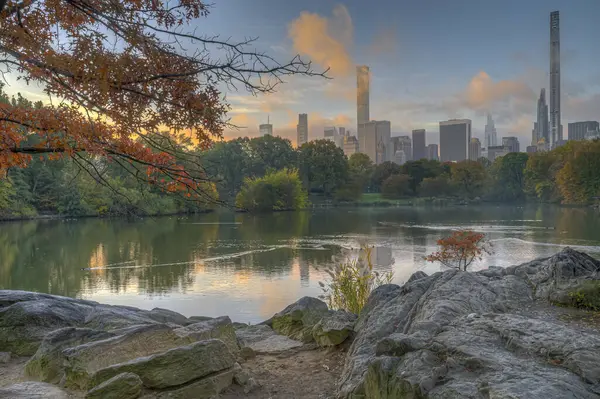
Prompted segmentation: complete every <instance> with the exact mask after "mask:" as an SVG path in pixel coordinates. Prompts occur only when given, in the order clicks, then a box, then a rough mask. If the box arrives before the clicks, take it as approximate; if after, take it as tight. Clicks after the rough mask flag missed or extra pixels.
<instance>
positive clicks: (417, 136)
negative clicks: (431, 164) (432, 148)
mask: <svg viewBox="0 0 600 399" xmlns="http://www.w3.org/2000/svg"><path fill="white" fill-rule="evenodd" d="M412 142H413V153H412V159H414V160H415V161H418V160H419V159H422V158H427V152H426V151H425V149H426V148H427V146H426V144H425V129H416V130H413V131H412Z"/></svg>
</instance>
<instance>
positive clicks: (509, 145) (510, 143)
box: [502, 136, 521, 152]
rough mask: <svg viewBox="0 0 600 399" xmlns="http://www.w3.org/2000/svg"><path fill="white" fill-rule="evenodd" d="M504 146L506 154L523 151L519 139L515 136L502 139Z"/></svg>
mask: <svg viewBox="0 0 600 399" xmlns="http://www.w3.org/2000/svg"><path fill="white" fill-rule="evenodd" d="M502 146H503V147H504V149H505V150H506V152H519V151H521V148H520V144H519V139H518V138H516V137H514V136H509V137H502Z"/></svg>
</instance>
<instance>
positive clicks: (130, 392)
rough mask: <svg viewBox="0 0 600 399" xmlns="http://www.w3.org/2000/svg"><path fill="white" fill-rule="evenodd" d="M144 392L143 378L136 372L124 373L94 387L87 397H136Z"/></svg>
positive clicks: (109, 398) (132, 398)
mask: <svg viewBox="0 0 600 399" xmlns="http://www.w3.org/2000/svg"><path fill="white" fill-rule="evenodd" d="M141 393H142V380H141V379H140V377H138V376H137V375H136V374H133V373H122V374H119V375H116V376H114V377H113V378H111V379H110V380H107V381H104V382H103V383H102V384H100V385H98V386H96V387H94V388H93V389H91V390H90V391H88V393H87V394H86V395H85V397H86V399H136V398H137V397H139V396H140V395H141Z"/></svg>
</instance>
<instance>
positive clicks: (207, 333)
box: [174, 316, 240, 354]
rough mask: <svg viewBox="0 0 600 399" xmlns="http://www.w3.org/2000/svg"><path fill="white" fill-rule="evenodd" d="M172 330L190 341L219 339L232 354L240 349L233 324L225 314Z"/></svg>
mask: <svg viewBox="0 0 600 399" xmlns="http://www.w3.org/2000/svg"><path fill="white" fill-rule="evenodd" d="M174 332H175V333H176V334H177V335H179V336H180V337H182V338H187V339H190V340H192V341H202V340H206V339H211V338H216V339H220V340H221V341H223V342H224V343H225V345H227V347H228V348H229V350H230V351H231V352H232V353H233V354H236V353H237V352H239V350H240V348H239V345H238V343H237V338H236V335H235V330H234V328H233V324H232V323H231V319H230V318H229V317H227V316H223V317H216V318H214V319H208V320H204V321H199V322H197V323H194V324H189V325H188V326H186V327H181V328H177V329H175V330H174Z"/></svg>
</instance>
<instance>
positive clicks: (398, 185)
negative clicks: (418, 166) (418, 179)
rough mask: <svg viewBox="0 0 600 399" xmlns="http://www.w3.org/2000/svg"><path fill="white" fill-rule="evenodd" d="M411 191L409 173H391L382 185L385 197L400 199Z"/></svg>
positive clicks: (382, 192)
mask: <svg viewBox="0 0 600 399" xmlns="http://www.w3.org/2000/svg"><path fill="white" fill-rule="evenodd" d="M410 193H411V189H410V177H408V176H407V175H391V176H390V177H388V178H387V179H385V180H384V182H383V184H382V185H381V194H382V196H383V198H388V199H400V198H402V197H406V196H407V195H409V194H410Z"/></svg>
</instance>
